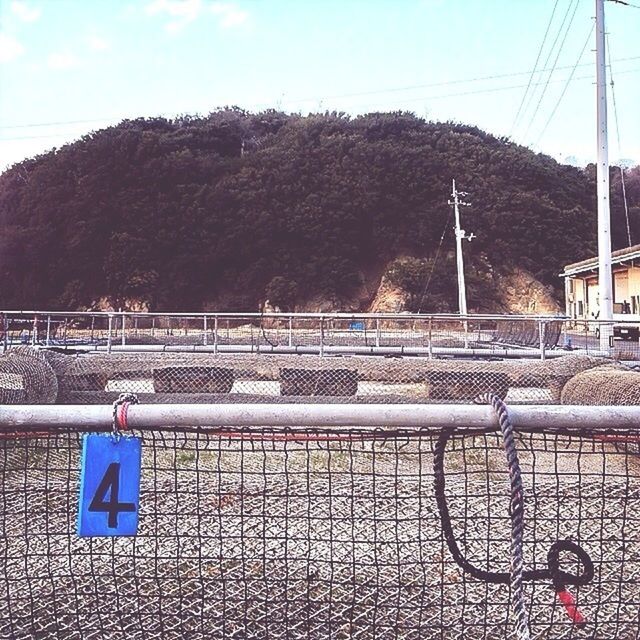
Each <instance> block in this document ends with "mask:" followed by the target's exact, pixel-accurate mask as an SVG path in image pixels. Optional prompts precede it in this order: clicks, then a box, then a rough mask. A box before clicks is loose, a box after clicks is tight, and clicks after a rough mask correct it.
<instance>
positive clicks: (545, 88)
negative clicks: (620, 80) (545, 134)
mask: <svg viewBox="0 0 640 640" xmlns="http://www.w3.org/2000/svg"><path fill="white" fill-rule="evenodd" d="M571 1H572V3H573V2H574V0H571ZM571 6H573V7H574V8H573V13H572V14H571V19H570V20H569V24H568V25H567V28H566V30H565V32H564V36H563V37H562V41H561V42H560V46H559V47H558V52H557V53H556V57H555V59H554V61H553V66H552V70H551V71H550V72H549V75H548V76H547V81H546V83H545V85H544V87H543V88H542V93H541V94H540V98H539V100H538V103H537V104H536V108H535V109H534V111H533V115H532V116H531V119H530V120H529V125H528V126H527V129H526V131H525V132H524V136H523V138H526V137H527V135H528V134H529V131H530V129H531V125H532V124H533V122H534V120H535V118H536V115H537V114H538V111H539V110H540V105H541V104H542V101H543V100H544V97H545V95H546V93H547V88H548V87H549V82H550V80H551V76H552V75H553V71H554V70H555V68H556V65H557V64H558V60H559V59H560V54H561V53H562V49H563V48H564V44H565V42H566V40H567V36H568V35H569V31H570V30H571V26H572V25H573V20H574V18H575V17H576V12H577V10H578V6H579V0H575V4H570V5H569V8H571ZM563 24H564V23H563ZM560 29H561V30H562V27H561V28H560Z"/></svg>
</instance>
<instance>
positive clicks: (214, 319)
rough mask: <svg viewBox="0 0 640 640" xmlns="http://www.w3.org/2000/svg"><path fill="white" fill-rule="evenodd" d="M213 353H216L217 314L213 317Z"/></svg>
mask: <svg viewBox="0 0 640 640" xmlns="http://www.w3.org/2000/svg"><path fill="white" fill-rule="evenodd" d="M213 353H218V316H214V318H213Z"/></svg>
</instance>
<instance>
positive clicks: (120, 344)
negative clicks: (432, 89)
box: [0, 311, 640, 360]
mask: <svg viewBox="0 0 640 640" xmlns="http://www.w3.org/2000/svg"><path fill="white" fill-rule="evenodd" d="M612 324H613V325H614V327H617V328H621V327H622V328H625V327H626V328H627V329H628V330H627V331H626V332H625V331H622V332H621V331H614V336H613V339H612V341H611V345H610V351H607V352H606V353H603V351H602V350H601V348H600V342H599V339H598V336H599V334H600V330H601V329H602V328H603V326H604V325H612ZM638 327H640V323H639V322H634V321H632V320H621V321H614V322H608V323H605V322H603V321H598V320H588V321H587V320H577V319H572V318H567V317H565V316H544V315H539V316H518V315H497V314H491V315H490V314H483V315H478V314H475V315H468V316H460V315H457V314H433V315H431V314H367V313H136V312H66V311H65V312H60V311H57V312H55V311H3V312H0V336H1V337H0V344H1V345H2V347H3V348H4V350H6V349H8V348H11V347H13V346H16V345H21V344H22V345H32V346H42V347H58V348H66V349H82V350H94V351H107V352H113V351H203V352H213V353H218V352H223V353H261V352H263V353H282V354H286V353H306V354H319V355H321V356H322V355H332V354H344V353H353V354H371V355H374V354H378V355H394V354H404V355H419V356H427V357H435V356H449V355H453V356H455V355H459V356H467V357H476V356H478V357H483V356H497V357H534V358H535V357H538V358H541V359H544V358H546V357H554V355H557V354H558V353H559V352H561V351H578V352H580V353H586V354H589V355H613V356H614V357H616V358H619V359H625V360H636V359H640V346H639V344H638V333H639V332H638ZM610 332H611V331H609V333H610ZM625 338H626V339H625Z"/></svg>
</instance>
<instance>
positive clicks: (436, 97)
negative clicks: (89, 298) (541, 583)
mask: <svg viewBox="0 0 640 640" xmlns="http://www.w3.org/2000/svg"><path fill="white" fill-rule="evenodd" d="M578 66H581V65H578ZM638 72H640V67H634V68H633V69H625V70H624V71H620V72H618V74H617V75H618V76H621V75H624V74H628V73H638ZM578 80H593V75H584V76H578V77H574V78H573V81H574V82H575V81H578ZM558 82H566V80H564V79H562V80H561V79H559V80H552V81H550V82H549V84H555V83H558ZM542 84H546V82H539V83H533V86H539V85H542ZM525 86H526V85H524V84H516V85H507V86H505V87H490V88H488V89H474V90H472V91H460V92H455V93H445V94H439V95H428V96H420V97H418V98H410V99H406V100H404V102H405V103H407V102H422V101H424V100H443V99H446V98H456V97H461V96H470V95H480V94H489V93H499V92H501V91H513V90H514V89H523V88H524V87H525ZM375 104H379V103H374V105H371V103H367V104H366V105H354V106H353V108H358V107H360V108H372V109H373V108H375ZM253 106H256V105H253ZM68 135H69V134H68V133H60V134H52V135H36V136H16V137H6V138H3V137H0V141H11V140H38V139H47V138H64V137H67V136H68Z"/></svg>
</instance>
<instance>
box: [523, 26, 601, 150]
mask: <svg viewBox="0 0 640 640" xmlns="http://www.w3.org/2000/svg"><path fill="white" fill-rule="evenodd" d="M594 29H595V23H594V24H592V25H591V29H590V30H589V34H588V35H587V39H586V40H585V41H584V45H583V46H582V49H581V51H580V55H579V56H578V59H577V60H576V63H575V65H574V66H573V69H572V70H571V74H570V75H569V77H568V78H567V81H566V83H565V85H564V87H563V89H562V93H561V94H560V96H559V97H558V101H557V102H556V104H555V106H554V107H553V109H552V110H551V113H550V114H549V117H548V118H547V122H546V123H545V125H544V127H543V128H542V132H541V133H540V135H539V136H538V139H537V140H536V143H535V144H536V145H538V143H539V142H540V140H541V139H542V137H543V136H544V134H545V133H546V132H547V128H548V127H549V124H550V123H551V121H552V120H553V117H554V116H555V115H556V111H557V110H558V107H559V106H560V103H561V102H562V99H563V98H564V96H565V94H566V93H567V89H568V88H569V85H570V84H571V81H572V80H573V75H574V73H575V71H576V69H577V68H578V64H579V63H580V60H582V56H583V55H584V52H585V51H586V49H587V45H588V44H589V40H591V34H592V33H593V30H594Z"/></svg>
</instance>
